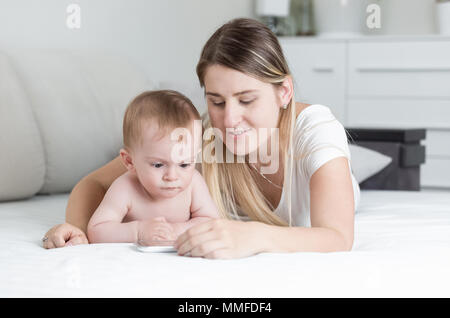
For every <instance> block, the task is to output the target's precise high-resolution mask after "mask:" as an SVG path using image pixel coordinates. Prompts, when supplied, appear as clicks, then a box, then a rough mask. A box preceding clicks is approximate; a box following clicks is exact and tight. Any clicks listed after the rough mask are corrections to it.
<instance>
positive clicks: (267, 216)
mask: <svg viewBox="0 0 450 318" xmlns="http://www.w3.org/2000/svg"><path fill="white" fill-rule="evenodd" d="M211 65H222V66H225V67H228V68H231V69H234V70H237V71H239V72H242V73H245V74H247V75H249V76H252V77H254V78H256V79H258V80H260V81H263V82H266V83H271V84H273V85H277V86H280V85H281V84H282V83H283V82H284V80H285V79H286V78H287V77H288V76H290V74H291V73H290V71H289V68H288V65H287V62H286V59H285V57H284V55H283V52H282V49H281V46H280V44H279V42H278V40H277V38H276V36H275V35H274V34H273V33H272V32H271V31H270V30H269V29H268V28H267V27H266V26H265V25H264V24H262V23H260V22H258V21H256V20H252V19H245V18H241V19H235V20H232V21H230V22H228V23H226V24H224V25H223V26H222V27H220V28H219V29H218V30H217V31H216V32H215V33H214V34H213V35H212V36H211V37H210V38H209V40H208V41H207V42H206V44H205V46H204V48H203V50H202V53H201V56H200V60H199V62H198V65H197V75H198V78H199V80H200V85H201V86H202V87H204V84H205V83H204V78H205V73H206V71H207V68H208V67H209V66H211ZM295 113H296V112H295V99H294V97H292V99H291V100H290V101H289V103H288V105H287V108H286V109H284V110H282V111H280V115H279V118H278V128H279V137H280V142H279V145H280V151H281V154H282V162H283V163H284V165H283V167H284V179H283V180H288V182H286V181H285V182H284V185H285V186H286V187H287V188H286V189H285V190H286V193H287V195H288V196H287V203H288V207H289V223H287V222H286V221H285V220H283V219H282V218H280V217H279V216H278V215H276V214H275V213H273V210H274V207H272V206H271V204H270V202H269V201H268V200H267V199H266V198H265V197H264V195H263V194H262V192H261V191H260V189H259V188H258V185H257V184H256V182H255V179H254V173H255V172H254V171H252V170H251V168H250V167H249V165H248V164H247V163H237V162H233V163H226V162H225V160H220V161H219V162H217V160H216V161H214V162H212V163H209V162H207V161H206V160H202V171H203V176H204V178H205V180H206V183H207V185H208V187H209V190H210V192H211V196H212V198H213V199H214V201H215V203H216V205H217V207H218V209H219V211H220V212H221V214H222V216H223V217H225V218H229V219H230V218H232V215H231V213H233V214H234V216H235V217H236V218H238V219H239V216H238V211H242V212H243V213H245V214H246V215H247V216H248V217H250V219H252V220H255V221H260V222H264V223H267V224H273V225H282V226H287V225H291V224H292V223H291V218H292V216H291V215H292V213H291V184H292V164H291V165H289V164H288V163H289V159H290V162H293V151H289V149H292V139H293V126H294V122H295ZM204 120H205V121H204V128H206V129H207V128H211V123H210V122H209V120H208V118H207V117H206V116H204ZM211 142H214V136H213V137H212V139H210V140H209V141H205V142H204V144H203V149H205V148H206V147H208V145H209V144H210V143H211ZM222 145H223V147H224V149H223V151H222V153H223V154H224V155H223V156H224V157H225V153H226V152H227V151H228V149H227V148H226V146H225V145H224V144H223V143H222ZM203 153H205V152H203ZM288 156H289V157H290V158H288ZM234 158H235V159H236V156H234ZM235 161H236V160H235ZM246 161H247V160H246Z"/></svg>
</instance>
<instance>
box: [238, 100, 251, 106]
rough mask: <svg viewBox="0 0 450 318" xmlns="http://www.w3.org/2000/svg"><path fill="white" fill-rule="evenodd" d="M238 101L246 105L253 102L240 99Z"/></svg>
mask: <svg viewBox="0 0 450 318" xmlns="http://www.w3.org/2000/svg"><path fill="white" fill-rule="evenodd" d="M240 102H241V104H244V105H248V104H251V103H252V102H253V100H241V101H240Z"/></svg>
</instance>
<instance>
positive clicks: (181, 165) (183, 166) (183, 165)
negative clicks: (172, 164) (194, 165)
mask: <svg viewBox="0 0 450 318" xmlns="http://www.w3.org/2000/svg"><path fill="white" fill-rule="evenodd" d="M190 165H191V164H190V163H182V164H180V167H181V168H187V167H189V166H190Z"/></svg>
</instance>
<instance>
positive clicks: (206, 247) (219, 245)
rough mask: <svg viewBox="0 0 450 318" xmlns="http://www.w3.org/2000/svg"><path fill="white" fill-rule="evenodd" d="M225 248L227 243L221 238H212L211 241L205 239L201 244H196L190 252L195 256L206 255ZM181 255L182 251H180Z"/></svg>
mask: <svg viewBox="0 0 450 318" xmlns="http://www.w3.org/2000/svg"><path fill="white" fill-rule="evenodd" d="M223 248H225V244H224V242H223V241H220V240H211V241H205V242H203V243H201V244H198V245H196V246H194V247H193V248H192V249H191V250H190V251H189V254H191V256H193V257H205V256H206V255H210V254H211V253H212V252H214V251H217V250H220V249H223ZM178 254H179V255H183V254H180V252H178Z"/></svg>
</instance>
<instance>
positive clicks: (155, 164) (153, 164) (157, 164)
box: [152, 163, 163, 168]
mask: <svg viewBox="0 0 450 318" xmlns="http://www.w3.org/2000/svg"><path fill="white" fill-rule="evenodd" d="M152 166H153V167H155V168H161V167H162V166H163V164H162V163H152Z"/></svg>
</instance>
